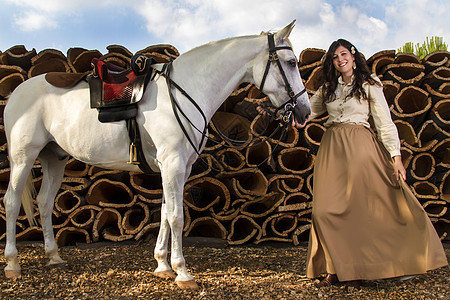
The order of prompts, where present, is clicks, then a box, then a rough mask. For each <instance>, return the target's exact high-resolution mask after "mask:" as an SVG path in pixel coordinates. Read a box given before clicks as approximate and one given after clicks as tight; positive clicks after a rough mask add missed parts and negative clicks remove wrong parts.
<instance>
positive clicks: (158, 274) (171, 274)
mask: <svg viewBox="0 0 450 300" xmlns="http://www.w3.org/2000/svg"><path fill="white" fill-rule="evenodd" d="M153 275H155V276H156V277H159V278H162V279H175V278H176V277H177V275H176V274H175V272H174V271H172V270H166V271H160V272H153Z"/></svg>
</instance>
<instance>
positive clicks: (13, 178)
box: [4, 150, 37, 278]
mask: <svg viewBox="0 0 450 300" xmlns="http://www.w3.org/2000/svg"><path fill="white" fill-rule="evenodd" d="M31 152H32V151H31V150H30V151H29V152H28V154H29V156H28V157H25V156H23V157H20V159H14V158H13V157H11V156H10V160H11V170H10V172H11V174H10V180H9V184H8V190H7V192H6V194H5V197H4V204H5V212H6V246H5V259H6V267H5V276H6V277H7V278H17V277H20V271H21V268H20V265H19V261H18V259H17V247H16V221H17V217H18V215H19V211H20V206H21V197H22V193H23V190H24V188H25V184H26V182H27V179H28V176H30V172H31V168H32V167H33V163H34V160H35V157H36V156H37V153H36V156H33V155H32V153H31Z"/></svg>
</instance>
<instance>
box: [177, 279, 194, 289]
mask: <svg viewBox="0 0 450 300" xmlns="http://www.w3.org/2000/svg"><path fill="white" fill-rule="evenodd" d="M176 283H177V285H178V287H179V288H180V289H182V290H198V285H197V283H196V282H195V281H194V280H188V281H176Z"/></svg>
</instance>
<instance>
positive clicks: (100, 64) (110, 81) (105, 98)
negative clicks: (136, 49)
mask: <svg viewBox="0 0 450 300" xmlns="http://www.w3.org/2000/svg"><path fill="white" fill-rule="evenodd" d="M154 63H156V61H155V60H154V59H153V58H147V57H146V56H145V55H143V54H135V55H134V56H133V57H132V58H131V68H128V69H124V68H121V67H119V66H116V65H114V64H112V63H109V62H105V61H102V60H99V59H97V58H94V59H92V63H91V64H92V69H93V70H92V74H91V75H90V76H88V78H87V80H88V82H89V89H90V96H91V108H97V109H98V111H99V114H98V119H99V121H100V122H115V121H121V120H128V119H131V118H133V117H136V114H137V103H138V102H139V101H140V100H141V99H142V96H143V94H144V89H145V86H146V84H147V83H148V81H149V79H150V78H151V73H152V69H151V65H152V64H154Z"/></svg>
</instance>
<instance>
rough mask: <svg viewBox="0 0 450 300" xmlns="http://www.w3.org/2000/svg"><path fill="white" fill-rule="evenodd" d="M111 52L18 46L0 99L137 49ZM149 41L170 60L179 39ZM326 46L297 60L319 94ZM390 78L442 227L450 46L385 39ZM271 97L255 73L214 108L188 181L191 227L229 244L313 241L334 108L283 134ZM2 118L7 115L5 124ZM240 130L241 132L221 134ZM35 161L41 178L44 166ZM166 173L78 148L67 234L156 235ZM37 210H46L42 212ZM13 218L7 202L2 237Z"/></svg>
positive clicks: (410, 148)
mask: <svg viewBox="0 0 450 300" xmlns="http://www.w3.org/2000/svg"><path fill="white" fill-rule="evenodd" d="M107 49H108V51H109V52H108V53H107V54H104V55H103V54H102V53H100V52H99V51H98V50H87V49H82V48H71V49H69V50H68V51H67V55H64V54H63V53H61V52H60V51H57V50H53V49H47V50H44V51H41V52H39V53H36V51H35V50H34V49H33V50H31V51H28V50H27V49H25V47H23V46H15V47H12V48H10V49H8V50H7V51H5V52H4V53H2V54H0V101H1V105H2V107H4V105H5V104H6V97H7V95H8V94H9V93H10V92H11V91H12V90H13V89H14V88H15V87H16V86H17V85H18V84H20V83H21V82H23V81H24V80H26V79H27V78H30V77H33V76H36V75H38V74H42V73H45V72H49V71H63V72H76V73H84V72H89V70H90V61H91V59H92V58H94V57H96V58H102V59H106V60H108V61H110V62H113V63H115V64H117V65H119V66H122V67H128V66H129V60H130V57H131V56H132V53H130V51H128V50H127V49H126V48H125V47H123V46H119V45H111V46H109V47H107ZM139 52H142V53H144V54H146V55H147V56H152V57H154V58H155V59H156V60H157V61H158V62H167V61H169V60H170V59H173V58H176V57H177V56H178V55H179V53H178V51H177V50H176V49H175V48H174V47H173V46H171V45H156V46H150V47H148V48H146V49H143V50H141V51H139ZM324 53H325V51H324V50H322V49H305V50H304V51H302V52H301V53H300V56H299V70H300V73H301V75H302V78H303V80H304V83H305V87H306V89H307V91H308V93H309V94H310V95H312V94H313V93H314V92H315V91H316V90H317V88H318V87H319V85H320V77H321V72H322V69H321V59H322V57H323V55H324ZM368 63H369V66H370V67H371V68H372V71H373V72H374V73H375V74H377V76H379V78H380V79H381V80H382V81H383V84H384V93H385V96H386V99H387V101H388V103H389V106H390V108H391V112H392V116H393V119H394V122H395V124H396V125H397V127H398V129H399V133H400V138H401V141H402V156H403V162H404V164H405V166H406V167H407V172H408V183H409V184H410V185H411V187H412V190H413V192H414V194H415V195H416V196H417V198H418V199H419V201H420V202H421V203H422V205H423V207H424V208H425V210H426V212H427V213H428V215H429V216H430V218H431V220H432V222H433V224H434V226H435V228H436V230H437V232H438V234H439V236H440V237H441V239H443V240H448V239H449V233H450V224H449V223H450V212H449V211H448V208H449V202H450V175H449V166H450V134H449V128H450V95H449V94H450V53H449V52H446V51H438V52H434V53H432V54H430V55H428V56H427V57H425V58H424V59H423V60H421V59H419V58H418V57H416V56H415V55H411V54H405V53H399V54H395V51H380V52H378V53H376V54H374V55H373V56H372V57H370V58H369V59H368ZM266 101H268V99H267V97H266V96H265V95H264V94H262V93H261V92H260V91H259V90H258V89H257V88H256V87H255V86H254V85H252V84H248V83H244V84H242V85H240V86H239V87H238V88H237V89H236V90H235V91H234V92H233V93H232V94H231V95H230V96H229V97H228V99H227V100H226V101H225V102H224V104H223V105H222V106H221V108H220V109H219V111H218V112H217V113H216V114H215V115H214V118H213V120H214V123H212V122H211V124H210V131H209V132H210V137H211V140H210V141H209V142H208V143H207V146H206V149H205V150H204V152H203V153H202V155H201V156H200V158H199V159H198V160H197V162H196V163H195V164H194V166H193V169H192V173H191V175H190V177H189V179H188V181H187V183H186V186H185V189H184V213H185V226H184V235H185V236H203V237H216V238H221V239H224V240H227V241H228V243H229V244H231V245H237V244H245V243H263V242H267V241H277V242H287V243H292V244H294V245H297V244H299V243H300V242H302V241H307V239H308V234H309V229H310V226H311V225H310V222H311V207H312V182H313V180H312V174H313V173H312V170H313V166H314V159H315V155H316V153H317V149H318V147H319V145H320V140H321V137H322V134H323V133H324V131H325V128H324V126H323V123H324V122H325V121H326V119H327V116H326V115H324V116H321V117H320V118H318V119H316V120H313V121H312V122H310V123H309V124H308V125H307V126H306V127H305V128H304V129H302V130H297V129H295V128H289V129H288V131H287V132H286V133H285V134H282V133H281V131H280V130H278V128H279V126H278V124H277V122H276V121H271V120H270V119H268V118H266V117H262V116H260V115H258V114H257V113H256V110H255V107H256V105H257V103H259V102H266ZM0 130H3V127H0ZM222 135H225V136H226V137H227V138H230V139H233V140H238V141H240V142H239V143H236V142H234V143H232V142H230V141H228V140H224V139H223V138H222V137H221V136H222ZM0 141H1V144H2V145H1V147H0V193H1V194H2V195H3V194H4V193H5V191H6V187H7V184H8V180H9V177H8V176H9V164H8V161H7V145H6V139H5V137H4V134H1V135H0ZM41 172H42V171H41V168H40V165H39V162H36V164H35V167H34V182H35V186H36V188H37V189H39V186H40V180H41V178H42V173H41ZM161 199H162V184H161V178H160V176H159V174H152V175H148V174H142V173H131V172H122V171H115V170H104V169H99V168H97V167H94V166H89V165H86V164H84V163H82V162H79V161H76V160H74V159H71V160H69V162H68V164H67V166H66V170H65V176H64V179H63V183H62V186H61V189H60V191H59V193H58V195H57V197H56V200H55V208H54V211H53V216H54V218H53V221H54V229H55V235H56V239H57V242H58V244H59V245H61V246H63V245H72V244H75V243H91V242H97V241H102V240H109V241H124V240H131V239H134V240H141V239H145V238H149V237H151V236H152V235H156V234H157V231H158V228H159V221H160V205H161V201H162V200H161ZM36 219H39V217H38V212H36ZM5 225H6V218H5V212H4V209H3V207H1V209H0V239H1V240H4V238H5V235H4V232H5V227H6V226H5ZM17 232H18V234H17V238H18V239H19V240H42V231H41V229H40V227H39V226H35V227H30V226H29V225H28V222H27V221H26V218H25V215H24V213H22V212H21V214H20V217H19V220H18V221H17Z"/></svg>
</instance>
